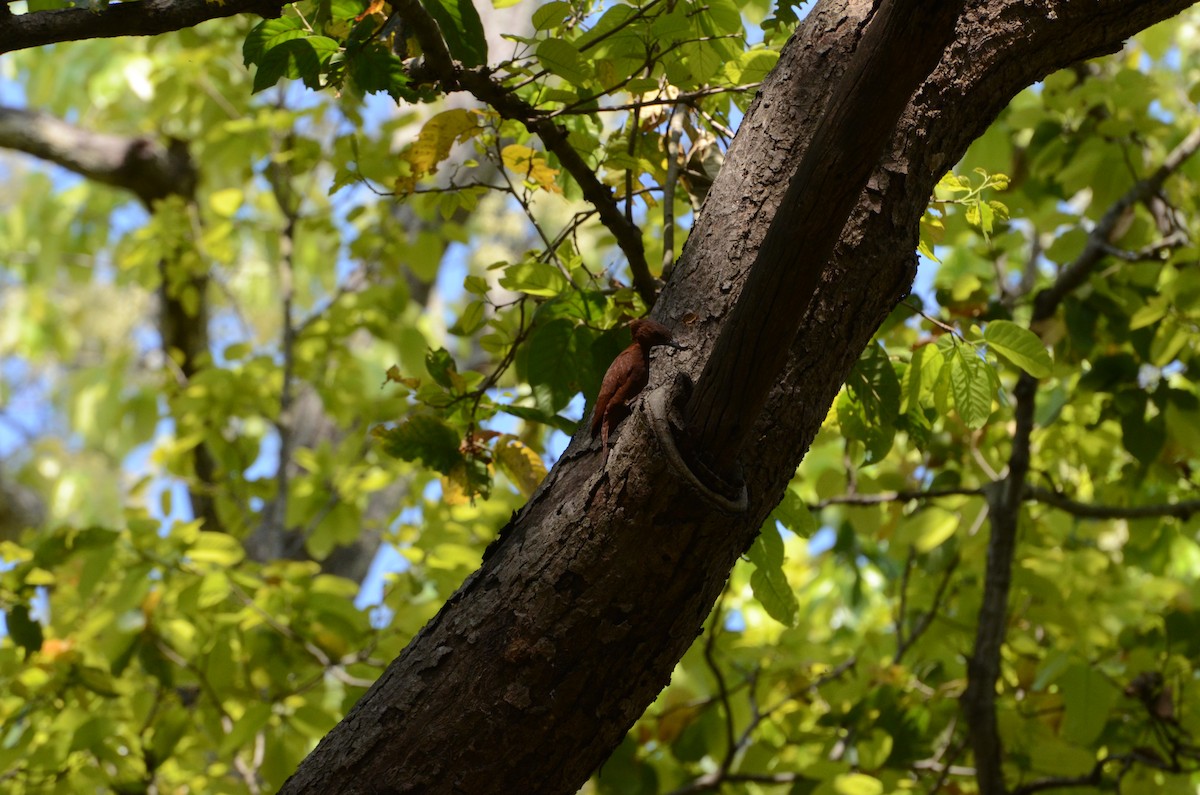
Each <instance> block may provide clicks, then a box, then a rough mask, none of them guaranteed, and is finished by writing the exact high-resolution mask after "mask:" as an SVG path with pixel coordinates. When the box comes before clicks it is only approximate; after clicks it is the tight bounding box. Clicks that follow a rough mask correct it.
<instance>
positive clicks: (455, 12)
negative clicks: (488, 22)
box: [424, 0, 487, 66]
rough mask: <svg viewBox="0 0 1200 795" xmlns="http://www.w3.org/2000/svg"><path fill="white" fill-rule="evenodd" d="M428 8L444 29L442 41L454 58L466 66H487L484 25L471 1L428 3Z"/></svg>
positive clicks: (425, 2) (439, 0)
mask: <svg viewBox="0 0 1200 795" xmlns="http://www.w3.org/2000/svg"><path fill="white" fill-rule="evenodd" d="M424 5H425V9H426V10H427V11H428V12H429V14H430V16H432V17H433V18H434V19H436V20H437V23H438V27H440V28H441V29H442V37H443V38H444V39H445V40H446V47H447V49H449V50H450V55H451V56H452V57H454V58H455V59H456V60H458V61H461V62H462V64H463V65H464V66H483V65H484V64H486V63H487V38H486V37H485V36H484V35H483V22H482V21H480V19H479V12H478V11H476V10H475V5H474V4H473V3H472V2H471V0H424Z"/></svg>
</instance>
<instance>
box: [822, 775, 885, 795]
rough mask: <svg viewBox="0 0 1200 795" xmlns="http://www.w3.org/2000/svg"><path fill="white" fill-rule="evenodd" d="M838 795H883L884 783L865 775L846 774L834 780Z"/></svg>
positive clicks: (834, 789) (834, 788)
mask: <svg viewBox="0 0 1200 795" xmlns="http://www.w3.org/2000/svg"><path fill="white" fill-rule="evenodd" d="M833 791H834V792H836V793H837V795H883V782H882V781H880V780H879V779H877V778H875V777H874V776H868V775H866V774H865V773H845V774H843V775H840V776H836V777H834V779H833Z"/></svg>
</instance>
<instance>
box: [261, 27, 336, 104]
mask: <svg viewBox="0 0 1200 795" xmlns="http://www.w3.org/2000/svg"><path fill="white" fill-rule="evenodd" d="M337 50H338V43H337V42H336V41H334V40H333V39H329V38H326V37H324V36H307V37H305V38H294V37H293V38H289V39H287V40H285V41H282V42H280V43H278V44H276V45H275V46H273V47H271V48H270V49H268V50H267V51H266V52H265V53H264V54H263V56H262V60H260V61H259V63H258V71H257V72H255V73H254V88H253V91H254V92H255V93H258V92H259V91H262V90H263V89H266V88H270V87H271V86H273V85H275V84H276V83H278V82H279V81H280V80H281V79H282V78H284V77H290V78H293V79H294V78H300V79H301V80H303V81H304V85H306V86H308V87H309V88H313V89H318V88H321V75H322V74H323V71H324V64H325V63H326V62H327V61H328V60H329V59H330V58H331V57H332V56H333V54H334V53H335V52H337Z"/></svg>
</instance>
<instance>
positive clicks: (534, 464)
mask: <svg viewBox="0 0 1200 795" xmlns="http://www.w3.org/2000/svg"><path fill="white" fill-rule="evenodd" d="M496 464H498V465H499V467H500V469H501V470H502V471H503V472H504V474H505V475H507V476H508V479H509V480H511V481H512V482H513V485H515V486H516V487H517V488H518V489H520V491H521V493H522V494H524V495H525V496H526V497H528V496H530V495H532V494H533V492H534V489H536V488H537V487H538V484H539V483H541V482H542V479H543V478H544V477H546V465H545V464H543V463H542V459H541V458H540V457H538V454H537V453H535V452H534V451H533V450H530V449H529V447H528V446H526V445H525V443H524V442H522V441H521V440H520V439H518V438H517V437H515V436H501V437H500V439H499V440H498V441H497V442H496Z"/></svg>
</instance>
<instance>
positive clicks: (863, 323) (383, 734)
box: [282, 0, 1190, 795]
mask: <svg viewBox="0 0 1200 795" xmlns="http://www.w3.org/2000/svg"><path fill="white" fill-rule="evenodd" d="M873 5H874V4H872V3H871V2H866V0H828V1H827V2H820V3H818V4H817V6H816V7H815V8H814V9H813V11H812V12H811V13H810V14H809V16H808V17H807V18H806V19H805V21H804V22H803V23H802V26H801V28H800V30H798V31H797V34H796V35H795V36H794V37H793V39H792V40H791V41H790V42H789V43H788V45H787V46H786V47H785V49H784V51H783V54H782V57H781V58H780V61H779V64H778V65H777V67H776V69H775V70H774V71H773V72H772V73H771V75H769V76H768V78H767V80H766V82H765V83H764V84H763V86H762V88H761V89H760V92H759V96H758V97H757V99H756V100H755V102H754V103H753V105H752V107H751V109H750V111H749V113H748V114H747V116H746V118H745V120H744V121H743V123H742V126H741V129H740V130H739V132H738V135H737V138H736V139H735V140H734V143H733V145H732V146H731V148H730V151H729V153H728V155H727V158H726V161H725V165H724V168H723V170H722V172H721V174H720V176H719V177H718V179H717V180H716V182H715V183H714V185H713V187H712V189H711V190H710V192H709V195H708V197H707V200H706V203H705V206H704V208H703V211H702V212H701V214H700V216H699V218H698V219H697V221H696V224H695V227H694V229H693V231H692V234H691V236H690V239H689V240H688V243H687V245H686V246H685V248H684V252H683V256H682V257H681V259H680V262H679V264H678V265H677V267H676V268H675V270H674V273H673V274H672V278H671V281H670V283H669V284H668V285H667V287H666V288H665V289H664V290H663V292H662V294H661V296H660V298H659V301H658V303H657V305H656V307H655V313H654V315H655V318H656V319H658V320H659V321H661V322H663V323H665V324H667V325H668V326H672V327H673V328H674V329H675V331H676V336H677V337H681V338H682V339H681V341H683V342H684V343H686V344H688V345H690V346H691V347H690V349H689V350H688V351H686V352H683V353H679V354H666V355H664V354H661V353H660V354H658V355H657V357H656V358H655V360H654V361H653V363H652V367H651V369H652V374H651V378H652V380H651V385H650V387H649V388H648V390H647V395H646V398H645V399H644V401H643V405H642V407H641V408H640V409H638V410H636V411H635V412H634V414H633V416H631V417H630V418H629V419H628V420H626V421H625V423H624V424H623V425H622V426H621V427H620V430H619V433H618V434H617V437H616V440H615V443H614V444H613V450H612V455H611V457H610V461H609V464H608V467H607V468H606V469H604V470H601V469H600V456H599V450H598V445H596V444H594V443H592V442H591V441H590V439H588V438H587V435H586V434H577V436H576V439H575V440H574V441H573V442H572V444H571V446H570V447H569V448H568V449H567V451H566V452H565V453H564V454H563V456H562V458H561V459H560V461H559V462H558V464H557V465H556V466H555V468H554V469H553V470H552V472H551V473H550V475H549V476H548V477H547V478H546V481H545V482H544V483H543V485H542V486H541V488H540V489H539V490H538V492H537V493H536V494H535V495H534V496H533V497H532V498H531V500H530V502H529V504H528V505H526V506H525V508H523V509H522V510H521V511H520V512H519V514H517V515H516V516H514V518H513V521H512V522H510V523H509V525H508V526H507V527H506V528H505V529H504V530H503V531H502V534H501V537H500V539H498V542H497V543H496V544H495V545H494V546H493V548H491V549H489V551H488V553H486V554H485V556H484V562H483V565H482V567H481V568H480V570H479V571H477V572H476V573H475V574H473V575H472V576H471V577H470V578H468V580H467V581H466V582H465V583H464V584H463V586H462V588H460V589H459V591H458V592H457V593H456V594H455V595H454V596H453V597H452V598H451V599H450V600H449V601H448V602H447V603H446V605H445V606H444V607H443V609H442V610H441V611H440V612H439V613H438V615H437V616H436V617H435V618H434V619H433V620H432V621H431V622H430V623H429V624H428V625H427V626H426V627H425V628H424V629H423V630H422V631H421V632H420V633H419V634H418V636H417V637H416V638H415V639H414V640H413V642H412V643H411V644H410V645H409V647H408V648H407V649H406V650H405V651H404V652H403V653H402V654H401V656H400V657H399V658H397V660H395V661H394V662H393V663H392V665H391V666H390V667H389V668H388V669H387V671H385V672H384V674H383V676H382V677H380V679H379V681H378V682H377V683H376V684H375V685H374V686H373V687H372V688H371V690H370V691H369V692H368V693H367V694H366V695H365V696H364V697H363V698H362V700H361V701H360V702H359V703H358V704H357V705H356V706H355V707H354V709H353V710H352V711H351V712H350V714H349V715H348V716H347V717H346V719H345V720H343V721H342V723H340V724H339V725H338V726H337V727H336V728H335V729H334V730H333V731H332V732H331V733H330V734H329V735H328V736H327V737H326V738H325V739H324V740H323V741H322V742H321V744H320V745H319V746H318V747H317V749H316V750H315V751H314V752H313V753H312V754H311V755H310V756H309V758H308V759H307V760H305V762H304V763H303V764H302V765H301V767H300V769H299V770H298V771H297V773H296V774H295V775H294V776H293V777H292V779H290V780H289V782H288V783H287V784H286V785H285V786H284V788H283V790H282V791H283V792H285V793H301V792H305V793H323V792H333V791H336V792H341V793H367V792H372V793H379V792H420V793H443V792H444V793H470V794H471V795H479V794H480V793H491V792H495V793H511V792H539V793H553V792H563V793H571V792H575V791H576V790H577V789H578V787H579V786H580V785H581V784H582V783H583V781H584V780H586V778H587V776H588V775H589V774H590V773H591V772H592V771H593V770H594V769H595V768H596V767H597V766H598V765H599V764H600V762H601V761H602V760H603V759H604V758H605V757H606V756H607V755H608V754H609V753H610V752H611V750H612V749H613V748H614V747H615V746H616V745H617V744H618V743H619V742H620V740H621V738H622V737H623V736H624V734H625V732H626V731H627V730H628V728H629V727H630V726H631V725H632V723H633V721H634V720H636V718H637V717H638V716H639V715H640V714H641V713H642V712H643V711H644V710H645V708H646V706H647V705H648V704H649V703H650V702H651V701H652V700H653V698H654V696H655V695H656V694H657V693H658V692H659V690H660V689H661V688H662V687H663V686H664V685H665V684H666V683H667V682H668V680H669V679H670V676H671V671H672V669H673V667H674V665H675V663H676V662H677V661H678V660H679V658H680V657H681V656H682V655H683V653H684V652H685V651H686V650H687V648H688V646H689V645H690V644H691V643H692V641H693V640H694V639H695V637H696V636H697V635H698V634H699V633H700V630H701V626H702V622H703V620H704V618H705V616H706V615H707V614H708V612H709V610H710V609H711V607H712V605H713V603H714V601H715V599H716V598H717V596H718V594H719V593H720V590H721V587H722V585H723V583H724V581H725V579H726V577H727V576H728V573H729V570H730V568H731V566H732V565H733V563H734V562H735V560H736V559H737V557H738V555H739V554H741V553H742V552H743V551H744V550H745V549H746V548H747V547H748V546H749V545H750V543H751V542H752V540H753V539H754V537H755V536H756V534H757V532H758V529H759V527H760V525H761V523H762V522H763V520H764V519H765V518H766V516H767V515H768V514H769V512H770V510H771V508H772V507H773V506H774V505H775V504H776V503H777V502H778V500H779V498H780V496H781V495H782V493H783V489H784V488H785V487H786V484H787V482H788V481H789V480H790V478H791V476H792V474H793V473H794V471H795V467H796V465H797V464H798V462H799V460H800V458H801V457H802V455H803V453H804V451H805V450H806V449H807V447H808V445H809V443H810V442H811V440H812V438H813V436H814V435H815V434H816V431H817V430H818V428H819V427H820V424H821V422H822V420H823V419H824V417H825V416H826V413H827V411H828V408H829V405H830V403H831V402H832V400H833V398H834V396H835V395H836V393H837V390H838V388H839V386H840V384H841V383H842V380H843V379H844V377H845V376H846V374H847V373H848V372H849V369H850V368H851V366H852V365H853V364H854V362H855V361H856V359H857V357H858V355H859V354H860V353H861V351H862V350H863V348H864V347H865V346H866V344H867V343H868V341H869V340H870V338H871V335H872V334H873V332H874V331H875V329H876V328H878V326H879V324H880V323H881V322H882V321H883V319H884V318H886V316H887V315H888V313H889V312H890V311H891V310H892V309H893V308H894V306H895V305H896V303H897V302H898V301H899V300H900V299H901V298H902V297H903V296H904V295H905V294H906V293H907V292H908V290H909V288H910V286H911V283H912V278H913V276H914V274H915V269H916V258H915V255H914V254H913V252H914V250H915V248H916V240H917V226H918V221H919V219H920V217H921V214H922V212H923V211H924V208H925V206H926V203H927V201H928V198H929V195H930V192H931V190H932V188H933V185H934V184H935V183H936V181H937V180H938V178H939V177H940V176H941V175H942V174H943V173H944V172H945V171H946V170H947V169H949V168H950V167H951V166H953V164H954V163H955V162H956V161H957V160H958V159H959V158H960V157H961V156H962V154H963V152H964V151H965V150H966V147H967V146H968V145H969V144H970V142H971V141H972V140H973V139H974V138H975V137H976V136H978V135H979V134H980V133H981V132H982V131H983V130H984V129H985V127H986V126H987V125H988V123H990V122H991V120H992V119H993V118H995V116H996V114H998V113H999V112H1000V110H1001V109H1003V107H1004V106H1005V105H1006V104H1007V102H1008V101H1009V100H1010V99H1011V97H1012V96H1013V95H1014V94H1016V93H1017V92H1018V91H1020V90H1021V89H1022V88H1024V87H1025V86H1027V85H1029V84H1030V83H1032V82H1034V81H1036V80H1038V79H1041V78H1042V77H1044V76H1045V75H1046V74H1048V73H1050V72H1051V71H1054V70H1055V69H1057V68H1060V67H1063V66H1066V65H1068V64H1070V63H1072V62H1074V61H1077V60H1079V59H1081V58H1087V57H1092V56H1096V55H1099V54H1103V53H1107V52H1113V51H1115V50H1116V49H1118V48H1119V47H1120V45H1121V42H1122V40H1123V39H1124V38H1125V37H1126V36H1128V35H1130V34H1132V33H1134V32H1136V31H1138V30H1141V29H1142V28H1145V27H1146V26H1148V25H1150V24H1152V23H1154V22H1156V21H1159V20H1161V19H1164V18H1166V17H1168V16H1171V15H1173V14H1175V13H1178V12H1179V11H1180V10H1182V9H1183V8H1185V7H1187V6H1188V5H1190V3H1189V2H1184V1H1183V0H1162V1H1160V2H1140V3H1128V2H1124V1H1123V0H1063V1H1061V2H1051V3H1045V4H1030V3H1026V2H1023V0H990V1H989V2H973V3H971V4H970V5H969V7H968V8H967V10H966V11H965V12H964V13H963V15H962V18H961V19H960V20H959V22H958V24H957V27H956V29H955V33H954V38H953V41H952V43H951V45H950V47H949V48H948V49H947V50H946V52H945V54H944V56H943V57H942V60H941V62H940V64H939V65H938V66H937V68H936V69H934V70H933V72H932V74H930V75H929V77H928V78H927V79H926V80H925V81H924V83H923V85H922V87H921V88H920V90H919V91H918V92H917V93H916V95H915V96H914V97H913V98H912V99H911V101H910V102H908V104H907V107H906V108H905V110H904V112H903V114H902V115H901V118H900V121H899V123H898V124H896V125H895V129H894V132H893V133H892V134H891V135H890V143H889V144H888V145H887V146H886V147H885V148H884V153H883V155H882V156H881V157H878V158H876V163H877V165H876V166H875V168H874V171H873V173H872V175H871V177H870V179H869V180H868V181H867V184H866V188H865V189H864V190H863V191H862V192H861V194H860V195H859V197H858V200H857V203H856V205H855V207H854V209H853V210H852V211H851V212H850V214H849V217H848V219H845V224H844V226H843V228H842V231H841V235H840V238H839V240H838V243H837V246H836V247H835V248H834V251H833V256H832V258H831V259H830V260H829V261H828V263H827V264H826V266H825V268H824V270H823V272H822V274H821V277H820V279H819V283H818V286H817V289H816V292H815V294H814V295H813V298H812V302H811V304H810V305H809V309H808V311H807V313H804V315H803V320H802V322H801V324H800V328H799V332H798V333H797V334H796V335H795V337H794V339H793V340H791V342H790V345H789V346H788V356H787V361H786V363H785V364H784V368H783V372H782V373H781V374H779V375H778V376H777V377H776V380H775V385H774V388H773V389H772V391H771V393H770V395H769V397H768V398H767V401H766V404H765V406H764V408H763V409H762V411H761V412H760V413H759V415H758V416H757V417H756V418H754V424H753V427H752V428H751V429H750V432H749V434H748V437H747V438H748V440H749V442H748V444H747V445H746V446H745V448H744V449H753V450H754V455H753V456H743V458H742V460H741V462H740V463H741V470H742V478H743V480H744V486H745V492H744V494H743V493H742V492H741V488H740V486H741V484H730V485H729V486H728V487H726V488H722V487H721V486H720V484H719V482H718V484H717V485H716V487H715V488H714V487H711V486H710V487H706V486H703V485H695V484H694V482H693V480H692V476H690V475H688V474H687V473H686V472H684V471H682V470H680V469H677V468H676V466H675V465H674V464H672V463H671V461H672V460H679V458H680V456H678V455H675V454H674V453H675V451H674V446H673V440H674V439H676V438H678V437H679V435H680V433H679V428H678V427H677V426H681V425H682V423H680V422H675V423H674V425H673V424H672V423H671V420H670V418H671V416H672V413H673V412H672V405H678V404H679V403H682V402H684V400H685V399H686V396H687V395H686V393H687V389H686V383H687V381H688V379H692V378H696V377H697V376H698V375H699V374H700V371H701V369H702V368H703V367H704V366H705V364H706V362H707V359H708V358H709V356H710V355H711V353H712V351H713V346H714V341H715V340H716V339H717V337H718V335H719V334H720V332H721V331H722V329H723V327H724V326H725V324H726V323H727V322H729V318H730V314H731V309H732V307H733V306H734V303H735V302H736V300H737V298H738V296H739V294H740V293H741V290H742V287H743V284H744V283H745V280H746V277H747V274H748V272H749V271H750V269H751V263H753V262H754V261H755V257H756V254H757V251H758V249H759V248H760V246H761V244H762V241H763V238H764V236H765V234H766V231H767V228H768V226H769V225H770V224H771V223H772V220H773V219H775V218H776V216H777V214H780V213H789V212H791V211H792V210H793V209H794V207H790V206H789V205H788V204H785V203H782V197H783V195H784V193H785V191H786V188H787V185H788V183H789V181H790V179H791V177H792V175H793V174H794V173H795V172H796V170H797V168H798V166H799V164H800V162H801V159H802V157H803V156H804V153H805V149H806V148H807V147H808V145H809V142H810V141H811V140H812V139H813V135H814V130H815V128H816V125H817V123H818V122H819V120H820V119H821V118H822V114H823V111H824V109H825V108H827V107H829V105H830V103H831V102H832V101H833V100H834V97H833V94H832V92H833V91H834V90H835V88H836V87H837V86H838V84H839V79H840V78H841V76H842V75H843V74H844V73H845V72H846V69H847V65H848V64H849V63H850V61H851V59H852V57H853V54H854V52H855V49H856V45H857V44H858V42H859V41H860V38H861V37H862V36H863V35H864V23H865V22H866V21H867V20H868V19H869V17H870V16H871V14H873V13H875V10H874V8H873ZM867 28H869V26H867ZM785 220H787V221H788V223H789V228H794V230H795V231H794V238H793V239H795V240H798V241H803V240H807V239H808V238H809V237H810V236H817V235H819V234H820V232H821V230H820V229H812V228H807V227H805V226H804V219H802V218H792V219H785ZM776 222H777V223H778V222H779V221H778V220H776ZM783 298H785V299H792V298H796V304H797V305H796V306H795V311H796V312H797V313H802V312H803V311H804V306H803V305H802V304H801V303H800V301H799V299H798V298H797V297H795V296H783ZM685 313H691V314H694V315H695V316H698V317H697V319H696V321H695V322H694V324H692V325H691V326H689V327H686V328H685V327H682V326H681V325H680V322H679V321H680V320H681V319H682V318H683V316H684V315H685ZM778 342H779V344H781V345H787V344H788V341H787V340H779V341H778ZM739 353H740V351H737V350H729V351H728V352H726V353H723V354H722V355H728V356H732V355H738V354H739ZM672 389H674V390H675V391H674V392H672V391H671V390H672ZM668 393H670V395H671V396H672V397H671V399H670V400H668V399H666V396H667V395H668ZM647 406H653V407H655V408H654V410H653V411H647V410H646V407H647ZM681 441H684V442H686V440H681Z"/></svg>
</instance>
